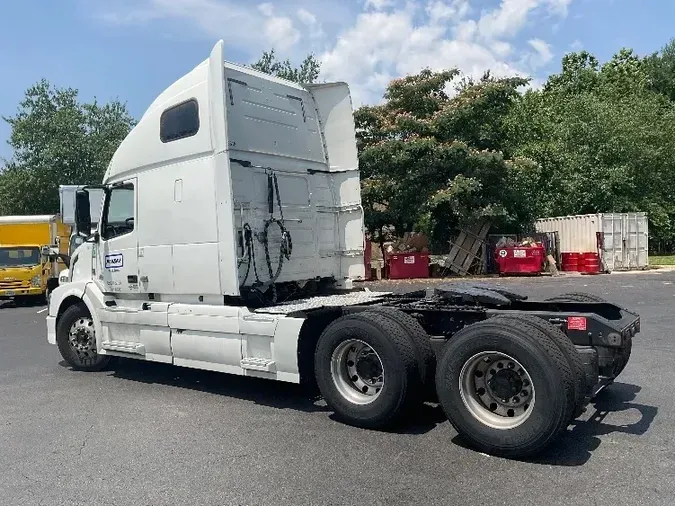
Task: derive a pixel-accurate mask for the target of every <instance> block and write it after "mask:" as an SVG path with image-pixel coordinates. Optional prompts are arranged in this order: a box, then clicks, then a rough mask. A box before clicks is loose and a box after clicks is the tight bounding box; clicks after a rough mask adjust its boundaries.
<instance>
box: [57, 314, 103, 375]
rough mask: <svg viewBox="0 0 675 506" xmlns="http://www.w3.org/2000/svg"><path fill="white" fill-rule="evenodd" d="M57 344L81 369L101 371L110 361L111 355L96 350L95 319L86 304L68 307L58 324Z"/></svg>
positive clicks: (75, 367) (66, 358) (73, 366)
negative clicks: (101, 353)
mask: <svg viewBox="0 0 675 506" xmlns="http://www.w3.org/2000/svg"><path fill="white" fill-rule="evenodd" d="M56 344H57V345H58V348H59V352H60V353H61V356H62V357H63V359H64V360H65V361H66V362H67V363H68V365H70V366H71V367H72V368H73V369H75V370H79V371H101V370H103V369H105V368H106V367H107V366H108V364H109V363H110V358H111V357H109V356H106V355H99V354H98V353H97V351H96V332H95V327H94V321H93V320H92V318H91V315H90V314H89V310H88V309H87V307H86V306H84V304H75V305H73V306H70V307H69V308H68V309H66V310H65V311H64V313H63V315H61V318H59V321H58V323H57V325H56Z"/></svg>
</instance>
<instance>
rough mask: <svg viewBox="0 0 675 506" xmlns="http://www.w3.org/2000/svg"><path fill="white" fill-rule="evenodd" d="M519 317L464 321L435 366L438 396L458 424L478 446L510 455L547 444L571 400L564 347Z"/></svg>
mask: <svg viewBox="0 0 675 506" xmlns="http://www.w3.org/2000/svg"><path fill="white" fill-rule="evenodd" d="M493 320H495V321H493ZM523 323H524V322H523V321H521V320H519V319H518V318H517V316H515V317H510V318H508V317H504V318H500V319H499V320H497V319H492V318H490V319H488V320H486V321H483V322H479V323H475V324H473V325H470V326H468V327H465V328H464V329H462V330H461V331H459V332H458V333H457V334H455V335H454V336H453V337H452V338H451V339H450V340H449V341H448V343H447V344H446V345H445V347H444V349H443V350H442V353H441V358H440V360H439V363H438V368H437V371H436V389H437V392H438V398H439V401H440V403H441V406H442V407H443V410H444V411H445V414H446V415H447V417H448V418H449V420H450V422H451V423H452V425H453V426H454V427H455V429H456V430H457V432H458V433H459V434H460V435H461V436H462V437H463V438H464V439H465V440H466V441H467V442H469V443H470V444H471V445H472V446H473V447H475V448H477V449H479V450H480V451H483V452H485V453H489V454H493V455H499V456H504V457H510V458H522V457H527V456H530V455H533V454H535V453H537V452H539V451H541V450H542V449H544V448H545V447H546V446H547V445H548V444H550V443H551V442H552V441H553V440H554V439H555V438H556V437H557V436H558V435H559V434H560V433H561V432H562V431H563V430H564V429H565V428H566V426H567V424H568V423H569V419H570V417H569V414H570V412H571V408H572V407H573V406H574V402H575V385H574V374H573V371H572V369H571V367H570V364H569V362H568V361H567V360H566V358H565V356H564V354H563V353H562V352H561V350H560V349H559V348H558V346H557V345H556V343H555V342H553V340H552V339H551V338H550V337H549V336H547V335H546V334H545V333H543V332H541V331H540V330H539V329H537V328H535V327H532V326H529V325H523Z"/></svg>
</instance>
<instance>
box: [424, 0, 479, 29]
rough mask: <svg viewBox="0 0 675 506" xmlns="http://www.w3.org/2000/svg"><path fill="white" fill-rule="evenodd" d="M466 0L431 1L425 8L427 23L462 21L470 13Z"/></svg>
mask: <svg viewBox="0 0 675 506" xmlns="http://www.w3.org/2000/svg"><path fill="white" fill-rule="evenodd" d="M470 9H471V8H470V6H469V2H468V0H451V1H445V2H444V1H441V0H433V1H431V2H429V3H428V4H427V6H426V9H425V10H426V13H427V15H428V16H429V22H430V23H432V24H436V23H443V22H448V21H459V20H461V19H464V17H466V15H467V14H468V13H469V11H470Z"/></svg>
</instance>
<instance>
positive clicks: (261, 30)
mask: <svg viewBox="0 0 675 506" xmlns="http://www.w3.org/2000/svg"><path fill="white" fill-rule="evenodd" d="M673 19H675V2H673V1H672V0H668V1H665V0H660V1H659V0H644V1H642V2H634V1H628V0H501V1H500V0H413V1H405V0H320V1H317V0H281V1H275V2H267V3H266V2H263V1H248V2H247V1H241V2H240V1H237V0H58V1H57V0H21V1H9V0H5V1H4V2H3V3H2V6H1V7H0V48H1V49H0V68H1V69H2V72H1V73H0V76H2V77H1V78H0V115H3V116H7V115H12V114H14V113H15V111H16V108H17V105H18V103H19V101H20V100H21V98H22V96H23V94H24V91H25V90H26V88H27V87H29V86H30V85H31V84H33V83H35V82H36V81H37V80H39V79H40V78H43V77H44V78H47V79H48V80H50V81H51V82H52V83H54V84H55V85H57V86H64V87H65V86H69V87H74V88H77V89H79V90H80V94H81V97H82V99H86V100H90V99H92V98H93V97H97V98H98V99H99V100H101V101H106V100H109V99H111V98H120V99H121V100H123V101H126V102H127V103H128V105H129V109H130V111H131V113H132V114H133V115H134V116H136V117H140V115H141V114H142V113H143V111H144V110H145V108H146V107H147V106H148V105H149V104H150V103H151V102H152V100H153V99H154V98H155V96H156V95H157V94H158V93H160V92H161V91H162V90H163V89H164V88H165V87H166V86H167V85H169V84H170V83H171V82H173V81H174V80H175V79H177V78H178V77H180V76H181V75H183V74H184V73H185V72H186V71H188V70H190V69H191V68H192V67H194V66H195V65H196V64H197V63H199V62H200V61H202V60H203V59H205V58H206V57H207V56H208V53H209V51H210V49H211V47H212V46H213V44H214V43H215V42H216V40H218V39H219V38H223V39H224V40H225V43H226V56H227V59H228V60H231V61H236V62H240V63H249V62H252V61H254V60H256V59H257V57H258V56H259V55H260V54H261V52H262V50H263V49H267V48H270V47H275V48H277V53H279V54H280V55H281V56H283V57H286V56H288V57H290V58H291V59H294V60H300V59H301V58H302V57H303V56H304V55H305V54H306V53H307V52H309V51H313V52H315V53H316V54H317V55H318V56H319V57H320V59H321V60H322V61H323V62H324V63H323V71H322V78H323V79H326V80H338V79H339V80H345V81H347V82H349V83H350V86H351V88H352V93H353V95H354V98H355V102H356V103H357V104H360V103H372V102H375V101H377V100H378V99H379V97H381V94H382V90H383V88H384V86H385V85H386V83H387V82H388V81H389V80H390V79H392V78H394V77H398V76H400V75H404V74H406V73H410V72H416V71H418V70H420V69H421V68H423V67H424V66H431V67H432V68H436V69H440V68H449V67H459V68H460V69H461V70H462V71H464V72H465V73H467V74H472V75H479V74H480V73H482V71H483V70H485V69H486V68H491V69H492V70H493V71H494V72H495V73H496V74H504V75H507V74H514V73H518V74H524V75H530V76H532V77H534V78H535V81H534V82H535V83H540V82H542V81H543V80H545V78H546V76H547V75H548V74H549V73H551V72H555V71H557V70H558V69H559V67H560V58H561V56H562V55H563V54H564V53H565V52H567V51H570V50H573V49H579V48H584V49H587V50H588V51H590V52H592V53H594V54H595V55H596V56H597V57H598V58H599V59H600V60H601V61H604V60H606V59H608V58H610V57H611V55H612V54H613V53H615V52H616V51H617V50H618V49H619V48H620V47H622V46H627V47H632V48H633V49H634V50H635V51H636V52H638V53H639V54H645V53H650V52H652V51H656V50H658V49H659V48H660V47H661V46H663V44H665V43H666V42H667V41H668V40H669V39H670V38H671V37H673V36H675V30H673V28H672V26H673V25H672V20H673ZM8 135H9V129H8V128H7V125H6V124H5V123H4V122H0V157H10V156H11V150H10V148H9V147H8V146H7V145H6V140H7V138H8Z"/></svg>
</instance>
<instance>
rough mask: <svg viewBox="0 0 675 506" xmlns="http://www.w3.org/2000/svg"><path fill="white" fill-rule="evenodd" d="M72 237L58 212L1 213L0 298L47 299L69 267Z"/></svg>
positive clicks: (44, 300)
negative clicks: (13, 214)
mask: <svg viewBox="0 0 675 506" xmlns="http://www.w3.org/2000/svg"><path fill="white" fill-rule="evenodd" d="M69 238H70V227H69V226H68V225H65V224H64V223H63V220H62V219H61V216H60V215H59V214H53V215H45V216H0V300H2V299H15V300H16V301H17V302H18V301H28V300H31V299H32V300H35V301H38V300H39V301H42V302H46V301H48V300H49V295H50V292H51V291H52V290H53V289H54V288H56V287H57V286H58V284H59V277H58V276H59V272H60V271H61V270H63V269H66V268H67V265H66V264H65V263H64V262H63V258H66V259H67V258H68V257H67V255H68V242H69ZM60 255H63V256H60Z"/></svg>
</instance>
